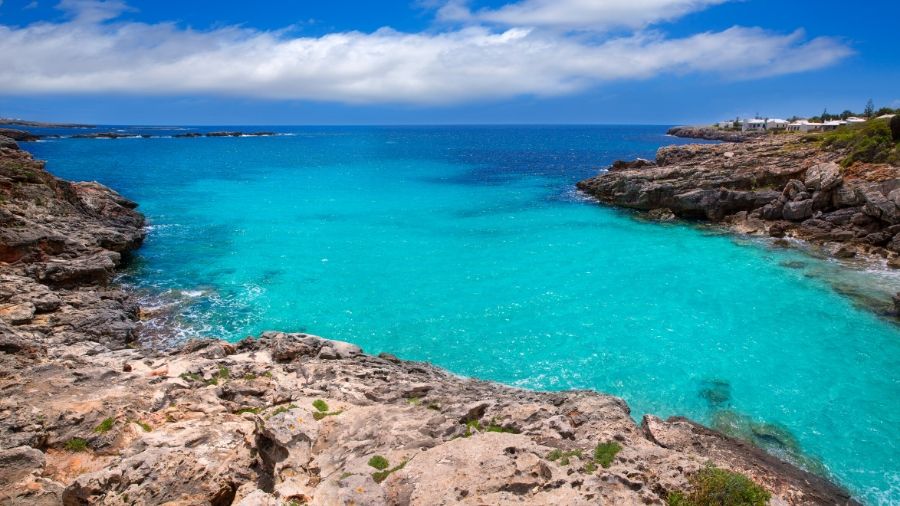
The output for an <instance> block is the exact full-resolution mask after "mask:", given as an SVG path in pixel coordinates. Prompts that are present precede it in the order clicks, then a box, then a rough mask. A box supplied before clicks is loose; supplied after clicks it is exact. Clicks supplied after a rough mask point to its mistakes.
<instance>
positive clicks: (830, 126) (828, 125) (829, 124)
mask: <svg viewBox="0 0 900 506" xmlns="http://www.w3.org/2000/svg"><path fill="white" fill-rule="evenodd" d="M846 124H847V122H846V121H842V120H832V121H826V122H825V123H822V130H834V129H836V128H837V127H839V126H844V125H846Z"/></svg>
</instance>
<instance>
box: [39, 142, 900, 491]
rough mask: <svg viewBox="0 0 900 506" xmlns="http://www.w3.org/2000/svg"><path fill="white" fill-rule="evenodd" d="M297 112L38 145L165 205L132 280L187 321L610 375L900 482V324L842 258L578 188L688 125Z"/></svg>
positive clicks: (492, 373)
mask: <svg viewBox="0 0 900 506" xmlns="http://www.w3.org/2000/svg"><path fill="white" fill-rule="evenodd" d="M244 129H245V130H248V128H244ZM280 130H281V131H282V132H284V133H286V134H288V135H282V136H276V137H263V138H214V139H212V138H198V139H173V138H153V139H119V140H77V139H61V140H53V141H47V142H41V143H36V144H31V145H29V149H31V150H32V151H34V152H35V153H36V155H37V156H39V157H41V158H44V159H47V160H49V168H50V169H51V170H52V171H53V172H55V173H56V174H58V175H59V176H61V177H65V178H70V179H95V180H99V181H101V182H103V183H105V184H108V185H109V186H112V187H113V188H115V189H117V190H119V191H120V192H121V193H123V194H124V195H126V196H128V197H130V198H133V199H136V200H138V201H140V203H141V209H142V210H143V211H144V212H145V213H146V214H147V215H148V216H149V218H150V220H151V222H152V223H153V225H152V231H151V233H150V236H149V238H148V241H147V243H146V245H145V247H144V248H143V249H142V250H141V251H140V252H139V255H138V257H137V259H136V262H135V265H134V267H133V268H132V270H131V272H130V274H129V276H128V281H129V282H130V283H133V284H134V285H135V286H136V287H137V288H138V289H140V290H141V291H142V293H145V294H146V296H147V303H148V304H152V305H158V306H160V307H162V308H165V309H167V310H168V311H170V312H171V314H170V315H167V316H164V321H165V322H166V323H169V324H173V325H175V326H176V327H177V328H178V329H180V332H181V334H182V335H183V336H197V335H210V336H218V337H226V338H229V339H239V338H242V337H244V336H246V335H250V334H257V333H259V332H261V331H263V330H266V329H281V330H288V331H305V332H310V333H314V334H318V335H322V336H326V337H329V338H333V339H341V340H346V341H351V342H354V343H357V344H359V345H361V346H362V347H363V348H364V349H365V350H366V351H368V352H373V353H377V352H381V351H388V352H391V353H394V354H396V355H398V356H401V357H403V358H407V359H415V360H428V361H431V362H434V363H436V364H439V365H441V366H444V367H446V368H448V369H450V370H452V371H454V372H457V373H460V374H464V375H471V376H477V377H480V378H486V379H492V380H498V381H503V382H506V383H510V384H514V385H520V386H524V387H529V388H542V389H566V388H593V389H597V390H600V391H604V392H609V393H612V394H615V395H619V396H621V397H623V398H625V399H626V400H627V401H628V403H629V404H630V405H631V407H632V410H633V415H634V416H635V417H636V418H638V419H639V418H640V416H641V415H642V414H644V413H654V414H657V415H661V416H669V415H685V416H688V417H690V418H693V419H696V420H699V421H701V422H704V423H708V424H711V423H713V422H714V420H716V419H719V418H721V417H722V416H723V414H728V413H731V412H735V413H738V414H739V416H746V417H749V419H751V420H753V421H755V422H757V423H770V424H775V425H777V426H778V427H782V428H784V429H785V430H786V431H789V434H790V436H785V438H786V439H790V437H793V438H795V439H796V441H797V444H798V445H799V448H800V449H801V450H802V452H803V456H802V457H797V455H793V456H792V458H795V460H797V459H800V460H802V461H803V462H806V463H807V465H809V466H810V467H811V468H817V466H818V464H817V463H816V462H820V463H821V464H822V465H823V466H824V469H825V470H826V471H825V472H827V473H828V474H829V475H830V476H831V477H832V478H834V479H836V480H838V481H839V482H841V483H842V484H844V485H846V486H848V487H850V488H851V489H852V490H853V491H854V492H855V493H856V494H857V495H858V496H859V497H860V498H862V499H863V500H865V501H866V502H868V503H871V504H879V503H891V502H900V444H898V436H900V429H898V427H900V409H898V408H900V379H898V371H900V331H898V327H896V326H894V325H893V324H890V323H888V322H886V321H884V320H883V319H880V318H879V317H878V316H876V315H875V314H874V313H873V312H871V311H867V310H865V309H862V308H859V307H857V306H855V305H854V301H853V300H852V299H850V298H847V297H845V296H843V295H841V294H840V293H839V292H838V291H836V290H835V289H834V288H833V286H832V284H831V283H830V282H831V281H833V280H831V279H829V276H836V274H835V272H836V269H835V268H834V266H833V265H831V264H828V263H827V262H821V261H817V260H815V259H810V258H807V257H805V256H803V255H801V254H799V253H797V252H791V251H785V250H778V249H773V248H771V247H768V246H766V245H765V244H761V243H754V242H748V241H740V240H735V239H733V238H731V237H729V236H726V235H721V234H717V233H714V232H711V231H708V230H703V229H701V228H698V227H693V226H687V225H659V224H654V223H646V222H642V221H640V220H638V219H635V217H634V216H632V215H631V214H629V213H627V212H622V211H617V210H613V209H608V208H604V207H601V206H598V205H596V204H594V203H592V202H590V201H587V200H585V199H584V198H582V197H581V196H580V195H578V194H577V193H576V192H574V191H573V184H574V182H575V181H577V180H579V179H582V178H584V177H587V176H589V175H592V174H594V173H596V171H597V170H598V168H600V167H602V166H603V165H604V164H607V163H609V162H611V161H612V160H613V159H616V158H632V157H635V156H644V157H650V156H652V155H653V153H654V151H655V149H656V148H657V147H658V146H660V145H664V144H669V143H672V142H676V140H675V139H672V138H669V137H665V136H664V135H662V132H664V131H665V128H664V127H611V126H609V127H443V128H427V127H408V128H387V127H384V128H363V127H359V128H337V127H334V128H311V127H308V128H283V129H280ZM155 133H162V134H166V133H171V132H169V131H167V130H159V131H155ZM879 283H880V284H882V285H885V286H886V289H894V290H897V289H900V282H898V281H897V280H896V279H891V278H879ZM711 382H712V384H715V385H719V386H720V387H721V386H722V385H727V386H726V387H724V389H725V391H726V392H727V393H729V395H728V399H727V400H724V401H722V402H720V403H718V404H716V403H714V402H710V400H709V398H708V396H706V397H704V395H702V392H701V391H702V390H703V389H704V388H706V387H708V386H709V385H710V384H711ZM720 400H721V399H720ZM785 438H782V439H785ZM784 454H785V455H789V456H791V455H790V452H786V453H784ZM810 462H812V463H811V464H810Z"/></svg>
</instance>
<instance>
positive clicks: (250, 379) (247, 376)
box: [243, 372, 256, 381]
mask: <svg viewBox="0 0 900 506" xmlns="http://www.w3.org/2000/svg"><path fill="white" fill-rule="evenodd" d="M243 379H245V380H247V381H252V380H255V379H256V375H255V374H253V373H252V372H248V373H247V374H245V375H244V376H243Z"/></svg>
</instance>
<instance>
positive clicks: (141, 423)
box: [134, 420, 153, 432]
mask: <svg viewBox="0 0 900 506" xmlns="http://www.w3.org/2000/svg"><path fill="white" fill-rule="evenodd" d="M134 423H136V424H137V425H138V427H140V428H141V429H143V430H144V432H153V427H151V426H150V424H149V423H147V422H144V421H141V420H135V421H134Z"/></svg>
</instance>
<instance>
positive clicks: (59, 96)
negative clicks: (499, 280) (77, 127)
mask: <svg viewBox="0 0 900 506" xmlns="http://www.w3.org/2000/svg"><path fill="white" fill-rule="evenodd" d="M860 5H862V4H860ZM896 19H900V2H894V1H887V0H878V1H869V2H865V7H853V6H851V5H850V4H848V3H847V2H837V1H832V0H824V1H813V0H807V1H804V0H796V1H790V2H784V1H774V0H734V1H729V0H508V1H505V2H504V1H478V0H472V1H464V0H411V1H396V2H391V1H382V2H371V1H367V2H363V1H342V0H331V1H329V2H314V1H284V2H275V1H270V2H265V3H264V4H263V3H260V4H257V5H254V6H250V5H249V4H247V3H246V2H245V1H242V2H237V1H230V0H219V1H211V0H193V1H182V2H170V1H138V0H132V1H120V0H107V1H97V0H61V1H60V0H37V1H34V0H3V1H2V2H0V115H2V116H15V117H25V118H31V119H43V120H60V121H80V122H95V123H129V124H360V123H361V124H396V123H413V124H423V123H427V124H435V123H656V124H669V123H693V122H703V121H714V120H717V119H723V118H728V117H734V116H735V115H741V116H747V115H752V114H754V113H757V112H758V113H760V114H762V115H765V116H790V115H793V114H797V115H814V114H818V113H820V112H821V111H822V109H823V108H824V107H827V108H828V109H829V111H832V112H840V111H842V110H844V109H852V110H861V109H862V107H863V105H864V104H865V102H866V100H868V99H869V98H871V99H873V100H874V102H875V103H876V106H889V107H900V85H898V84H897V83H900V44H897V42H896V35H895V34H894V33H893V32H894V31H893V30H890V29H886V28H884V27H885V26H889V25H891V24H892V22H887V23H886V22H885V21H886V20H896Z"/></svg>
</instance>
